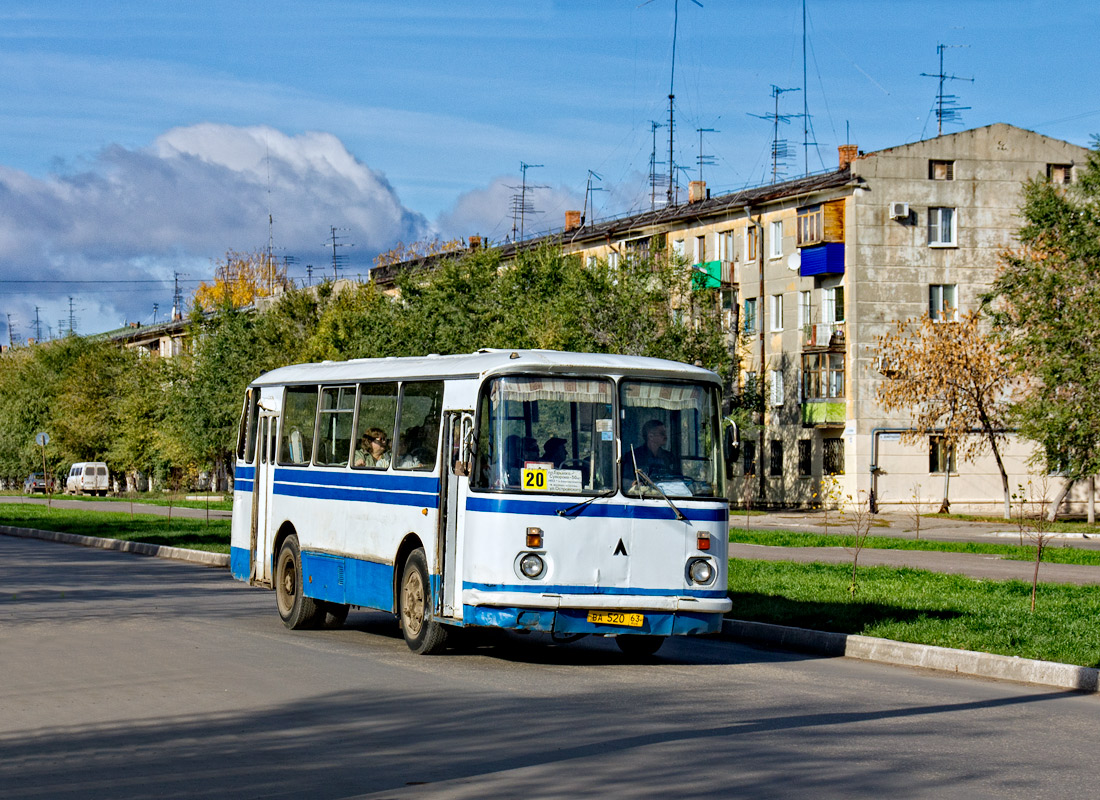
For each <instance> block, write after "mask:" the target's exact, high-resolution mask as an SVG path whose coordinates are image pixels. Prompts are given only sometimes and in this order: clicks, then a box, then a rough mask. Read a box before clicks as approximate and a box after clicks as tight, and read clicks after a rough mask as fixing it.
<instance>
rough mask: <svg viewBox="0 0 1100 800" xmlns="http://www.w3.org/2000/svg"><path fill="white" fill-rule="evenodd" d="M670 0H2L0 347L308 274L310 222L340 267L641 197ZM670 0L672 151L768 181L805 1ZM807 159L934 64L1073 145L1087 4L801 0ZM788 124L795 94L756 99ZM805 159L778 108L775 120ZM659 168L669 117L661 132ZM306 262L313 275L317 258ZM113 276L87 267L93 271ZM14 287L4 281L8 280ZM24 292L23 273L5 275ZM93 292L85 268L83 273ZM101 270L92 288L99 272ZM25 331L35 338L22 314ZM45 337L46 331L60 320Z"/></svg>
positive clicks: (852, 134)
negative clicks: (217, 275)
mask: <svg viewBox="0 0 1100 800" xmlns="http://www.w3.org/2000/svg"><path fill="white" fill-rule="evenodd" d="M674 2H675V0H652V1H651V2H649V3H640V0H630V1H627V2H620V1H619V0H604V1H603V2H564V1H562V2H551V1H549V0H546V1H545V2H539V1H538V0H533V1H531V2H507V1H506V0H497V2H482V1H481V0H469V1H468V2H458V3H456V2H443V1H442V0H425V1H424V2H408V3H395V2H369V1H362V2H343V1H335V0H333V1H326V0H319V1H317V2H309V3H305V2H262V3H261V2H231V1H230V0H223V1H222V2H159V3H147V2H97V3H87V2H50V0H37V2H33V3H32V2H22V1H21V0H8V2H6V3H5V4H4V7H3V9H2V10H0V75H2V76H3V78H2V79H0V117H2V124H0V341H3V342H5V343H6V342H7V338H8V336H7V328H6V315H7V314H11V315H12V323H13V331H12V332H13V335H14V337H15V338H17V339H18V338H26V337H27V336H29V335H33V330H32V328H31V325H32V323H33V321H34V318H35V308H36V307H37V308H38V314H39V318H40V319H41V320H43V323H44V326H43V333H44V334H45V333H47V332H48V331H49V329H52V331H53V332H54V333H56V332H57V330H58V328H59V321H60V320H61V319H62V318H64V317H66V316H67V315H68V305H69V297H70V296H72V297H73V298H74V299H73V305H74V308H75V315H76V317H77V330H78V332H82V333H89V332H95V331H98V330H105V329H109V328H113V327H117V326H118V325H120V324H122V323H123V322H125V321H129V320H140V321H143V322H149V321H151V320H152V314H153V303H159V319H163V318H164V315H165V313H166V312H167V310H168V308H169V307H170V306H171V302H172V287H171V281H172V278H173V275H174V273H183V274H184V275H185V277H184V278H183V281H184V284H183V285H184V287H185V288H187V289H190V288H193V286H194V282H195V281H197V280H199V279H203V278H208V277H209V276H210V275H211V274H212V272H213V266H214V262H215V261H216V260H217V259H219V258H220V257H222V256H223V255H224V253H225V252H226V251H227V250H252V249H257V248H261V247H264V246H266V244H267V241H268V235H269V226H268V214H269V213H270V214H271V216H272V217H273V220H274V222H273V225H272V226H271V228H270V233H271V235H272V237H273V240H274V244H275V246H276V248H278V252H279V253H281V254H285V255H289V256H292V257H293V258H295V259H297V262H296V265H295V266H293V267H292V268H291V271H292V274H296V275H298V276H300V277H303V278H304V276H305V265H306V264H313V265H314V266H315V268H316V273H315V274H323V273H325V272H326V271H327V272H329V273H331V268H330V267H328V266H327V262H326V251H325V247H324V241H325V239H326V238H327V237H328V235H329V227H330V226H336V227H338V228H340V229H341V235H343V236H344V237H345V239H344V241H345V242H347V243H348V244H351V245H354V247H349V248H347V249H346V250H345V252H347V253H349V254H350V255H351V266H350V269H351V271H353V272H360V273H365V272H366V271H367V270H368V269H369V267H370V265H371V263H372V262H373V257H374V255H375V254H377V253H378V252H379V251H380V250H384V249H387V248H389V247H391V246H392V245H393V244H395V243H396V242H397V241H406V242H408V241H410V240H415V239H423V238H430V237H433V236H437V235H439V236H443V237H447V238H449V237H461V238H465V237H467V236H469V235H473V234H480V235H482V236H485V237H489V238H490V239H491V240H493V241H500V240H502V239H504V238H505V237H506V236H508V235H509V234H510V232H511V226H512V218H511V214H510V212H509V208H510V197H511V195H512V194H513V193H514V192H515V189H514V188H512V187H515V186H518V184H519V181H520V163H521V162H527V163H529V164H540V165H542V166H541V167H536V168H532V169H531V170H529V171H528V180H529V181H530V182H531V183H534V184H537V185H540V186H543V187H545V188H540V189H538V190H536V191H535V192H534V194H533V195H532V198H531V200H532V205H533V206H534V208H535V210H536V211H538V212H541V213H538V214H535V215H533V216H531V217H528V219H527V221H526V222H525V228H526V231H527V232H528V233H532V232H540V231H545V230H548V229H550V228H555V227H560V226H561V224H562V221H563V216H564V212H565V210H566V209H569V208H580V207H581V205H582V204H583V202H584V194H585V182H586V179H587V177H588V171H589V170H594V171H595V172H596V173H598V174H599V176H600V177H601V178H602V180H600V181H596V184H595V185H596V186H598V187H599V188H600V189H601V191H599V192H596V193H594V201H595V205H596V215H597V216H608V215H616V214H621V213H626V212H628V211H630V210H636V209H639V208H642V207H648V203H649V189H648V183H647V174H648V169H649V159H650V151H651V148H652V141H653V140H652V131H651V125H650V121H651V120H655V121H658V122H667V102H668V101H667V95H668V92H669V79H670V74H669V73H670V66H671V55H672V28H673V11H674ZM702 3H703V5H702V7H700V6H698V5H696V4H695V3H693V2H692V1H691V0H680V2H679V24H678V36H677V53H676V78H675V87H674V88H675V93H676V108H677V117H676V122H677V125H676V127H677V130H676V138H677V147H676V160H677V162H678V164H680V165H682V166H684V167H688V168H690V171H688V172H685V173H684V174H683V176H682V180H684V181H685V182H686V180H688V179H693V178H696V177H697V174H696V171H697V157H698V154H699V135H698V133H696V130H697V129H699V128H711V129H715V130H714V132H708V133H705V134H704V139H703V152H704V154H705V155H709V156H713V159H712V160H713V162H714V163H713V165H706V166H704V168H703V169H704V174H703V177H704V178H705V179H706V180H707V183H708V185H709V186H710V187H711V188H712V191H715V192H721V191H726V190H734V189H737V188H740V187H742V186H746V185H755V184H758V183H761V182H763V181H765V180H766V179H767V178H768V177H769V172H770V161H769V155H768V153H769V149H770V143H771V126H770V124H769V123H768V122H766V121H764V120H762V119H759V118H757V117H754V116H750V115H751V114H767V113H769V112H770V111H771V110H772V98H771V96H770V91H771V86H772V85H773V84H774V85H778V86H780V87H783V88H801V87H802V85H803V80H802V73H803V62H802V3H801V0H774V1H773V2H767V3H748V2H737V1H735V0H702ZM806 7H807V14H808V33H809V36H808V42H809V46H808V65H807V78H808V80H807V86H806V89H807V92H806V102H807V103H808V106H809V110H810V113H811V115H812V125H813V139H814V141H816V142H817V146H816V147H812V148H811V149H810V153H809V169H810V170H811V171H818V170H821V169H828V168H833V167H835V165H836V146H837V145H838V144H841V143H843V142H844V141H845V140H846V139H848V140H850V141H851V142H853V143H856V144H858V145H859V146H860V148H861V149H863V150H867V151H869V150H875V149H880V148H883V147H890V146H893V145H897V144H902V143H904V142H910V141H915V140H917V139H920V138H922V137H929V136H934V135H935V132H936V123H935V119H934V117H932V116H931V113H930V112H931V109H932V106H933V101H934V98H935V94H936V89H937V86H936V81H935V80H933V79H930V78H927V77H922V76H921V73H922V72H927V73H934V72H937V71H938V67H939V64H938V61H937V54H936V46H937V44H941V43H942V44H948V45H959V47H952V48H950V49H949V50H947V62H946V71H947V72H948V73H952V74H955V75H958V76H963V77H968V78H969V77H972V78H974V80H973V82H968V81H955V82H951V84H950V86H949V91H951V92H953V93H954V94H957V95H958V96H959V102H960V104H961V105H963V106H969V107H970V109H969V110H966V111H963V112H962V123H963V124H962V125H952V126H948V127H947V128H946V131H947V132H950V131H953V130H961V129H963V128H970V127H977V126H980V125H985V124H989V123H992V122H1008V123H1011V124H1015V125H1018V126H1020V127H1024V128H1029V129H1031V130H1035V131H1038V132H1040V133H1043V134H1047V135H1050V136H1054V137H1057V138H1062V139H1066V140H1068V141H1071V142H1074V143H1077V144H1086V145H1087V144H1089V142H1090V141H1091V137H1092V135H1093V134H1094V133H1097V132H1100V89H1098V88H1097V85H1096V80H1095V78H1096V76H1097V74H1098V70H1097V66H1098V60H1100V57H1098V55H1097V52H1096V48H1095V44H1094V40H1095V37H1096V33H1097V32H1098V31H1100V24H1098V23H1100V7H1098V6H1096V5H1095V4H1092V3H1084V2H1068V1H1067V0H1062V1H1059V0H1054V1H1053V2H1042V3H1040V2H1013V1H1012V0H1002V1H1001V2H992V0H956V2H938V1H932V2H919V3H918V2H908V3H905V2H895V3H881V2H870V1H869V0H807V6H806ZM781 103H782V105H781V108H780V110H781V112H786V113H791V114H795V113H800V112H801V111H802V107H803V99H802V93H801V91H795V92H789V93H786V94H784V95H783V96H782V98H781ZM783 128H784V132H783V135H785V137H786V138H787V139H788V141H789V142H790V144H791V147H792V150H793V152H794V153H795V158H792V159H791V161H790V163H789V165H788V170H787V174H788V175H791V176H793V175H795V174H800V173H801V172H802V170H803V164H804V161H803V156H802V152H803V151H802V139H803V134H802V124H801V120H800V119H794V120H792V122H791V124H790V125H788V126H783ZM657 135H658V151H659V153H660V155H659V156H658V157H659V158H660V159H662V160H663V159H666V158H667V128H664V127H662V128H661V129H659V130H658V134H657ZM326 268H327V269H326ZM106 280H110V281H117V282H115V283H110V284H108V283H102V282H99V281H106ZM15 281H28V282H22V283H17V282H15ZM29 281H36V282H33V283H32V282H29ZM76 281H85V282H83V283H78V282H76ZM89 281H90V282H89ZM97 282H99V283H97ZM46 326H48V328H47V327H46ZM61 327H63V325H62V326H61Z"/></svg>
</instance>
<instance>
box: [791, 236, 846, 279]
mask: <svg viewBox="0 0 1100 800" xmlns="http://www.w3.org/2000/svg"><path fill="white" fill-rule="evenodd" d="M798 274H799V275H800V276H802V277H803V278H807V277H811V276H813V275H843V274H844V243H843V242H827V243H825V244H819V245H814V246H813V247H803V248H802V249H801V251H800V261H799V266H798Z"/></svg>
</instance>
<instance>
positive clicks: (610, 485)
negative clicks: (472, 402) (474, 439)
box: [471, 376, 616, 495]
mask: <svg viewBox="0 0 1100 800" xmlns="http://www.w3.org/2000/svg"><path fill="white" fill-rule="evenodd" d="M614 401H615V386H614V384H613V383H612V382H611V381H610V380H607V379H600V378H556V377H527V376H516V377H504V378H497V379H495V380H492V381H490V382H489V383H488V385H487V386H486V387H485V388H484V389H483V391H482V396H481V403H480V408H479V414H478V420H479V422H478V425H479V429H478V448H477V458H476V461H475V466H474V470H473V475H472V476H471V482H472V483H473V484H474V486H475V487H477V488H482V489H496V490H507V491H526V492H550V493H554V494H581V495H583V494H603V493H606V492H607V491H608V490H612V491H613V490H614V489H615V459H616V451H615V416H614Z"/></svg>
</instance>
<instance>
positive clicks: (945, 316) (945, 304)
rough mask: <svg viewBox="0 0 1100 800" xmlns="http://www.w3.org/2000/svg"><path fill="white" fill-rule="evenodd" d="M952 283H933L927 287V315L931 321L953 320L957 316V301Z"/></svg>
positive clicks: (956, 318)
mask: <svg viewBox="0 0 1100 800" xmlns="http://www.w3.org/2000/svg"><path fill="white" fill-rule="evenodd" d="M955 295H956V287H955V284H953V283H933V284H932V285H930V286H929V287H928V316H930V317H931V318H932V321H933V322H955V321H956V320H958V318H959V303H958V301H957V300H956V297H955Z"/></svg>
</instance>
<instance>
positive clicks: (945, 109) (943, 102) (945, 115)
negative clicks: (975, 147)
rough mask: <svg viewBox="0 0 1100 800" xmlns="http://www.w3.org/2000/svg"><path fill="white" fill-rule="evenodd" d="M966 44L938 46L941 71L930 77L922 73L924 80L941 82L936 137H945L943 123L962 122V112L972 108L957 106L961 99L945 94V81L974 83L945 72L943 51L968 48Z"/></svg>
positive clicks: (937, 94) (937, 101)
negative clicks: (933, 79)
mask: <svg viewBox="0 0 1100 800" xmlns="http://www.w3.org/2000/svg"><path fill="white" fill-rule="evenodd" d="M968 46H969V45H965V44H938V45H936V52H937V53H939V56H940V71H939V72H938V73H936V74H935V75H930V74H929V73H927V72H922V73H921V77H922V78H938V79H939V82H940V90H939V92H937V93H936V135H937V136H943V123H944V122H962V115H961V114H960V113H959V112H960V111H969V110H970V106H960V105H956V104H955V103H956V101H957V100H958V99H959V98H958V97H957V96H956V95H953V94H944V93H943V82H944V81H970V82H971V83H973V82H974V79H973V78H960V77H959V76H957V75H948V74H947V73H945V72H944V71H943V51H944V50H946V49H947V48H949V47H968Z"/></svg>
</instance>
